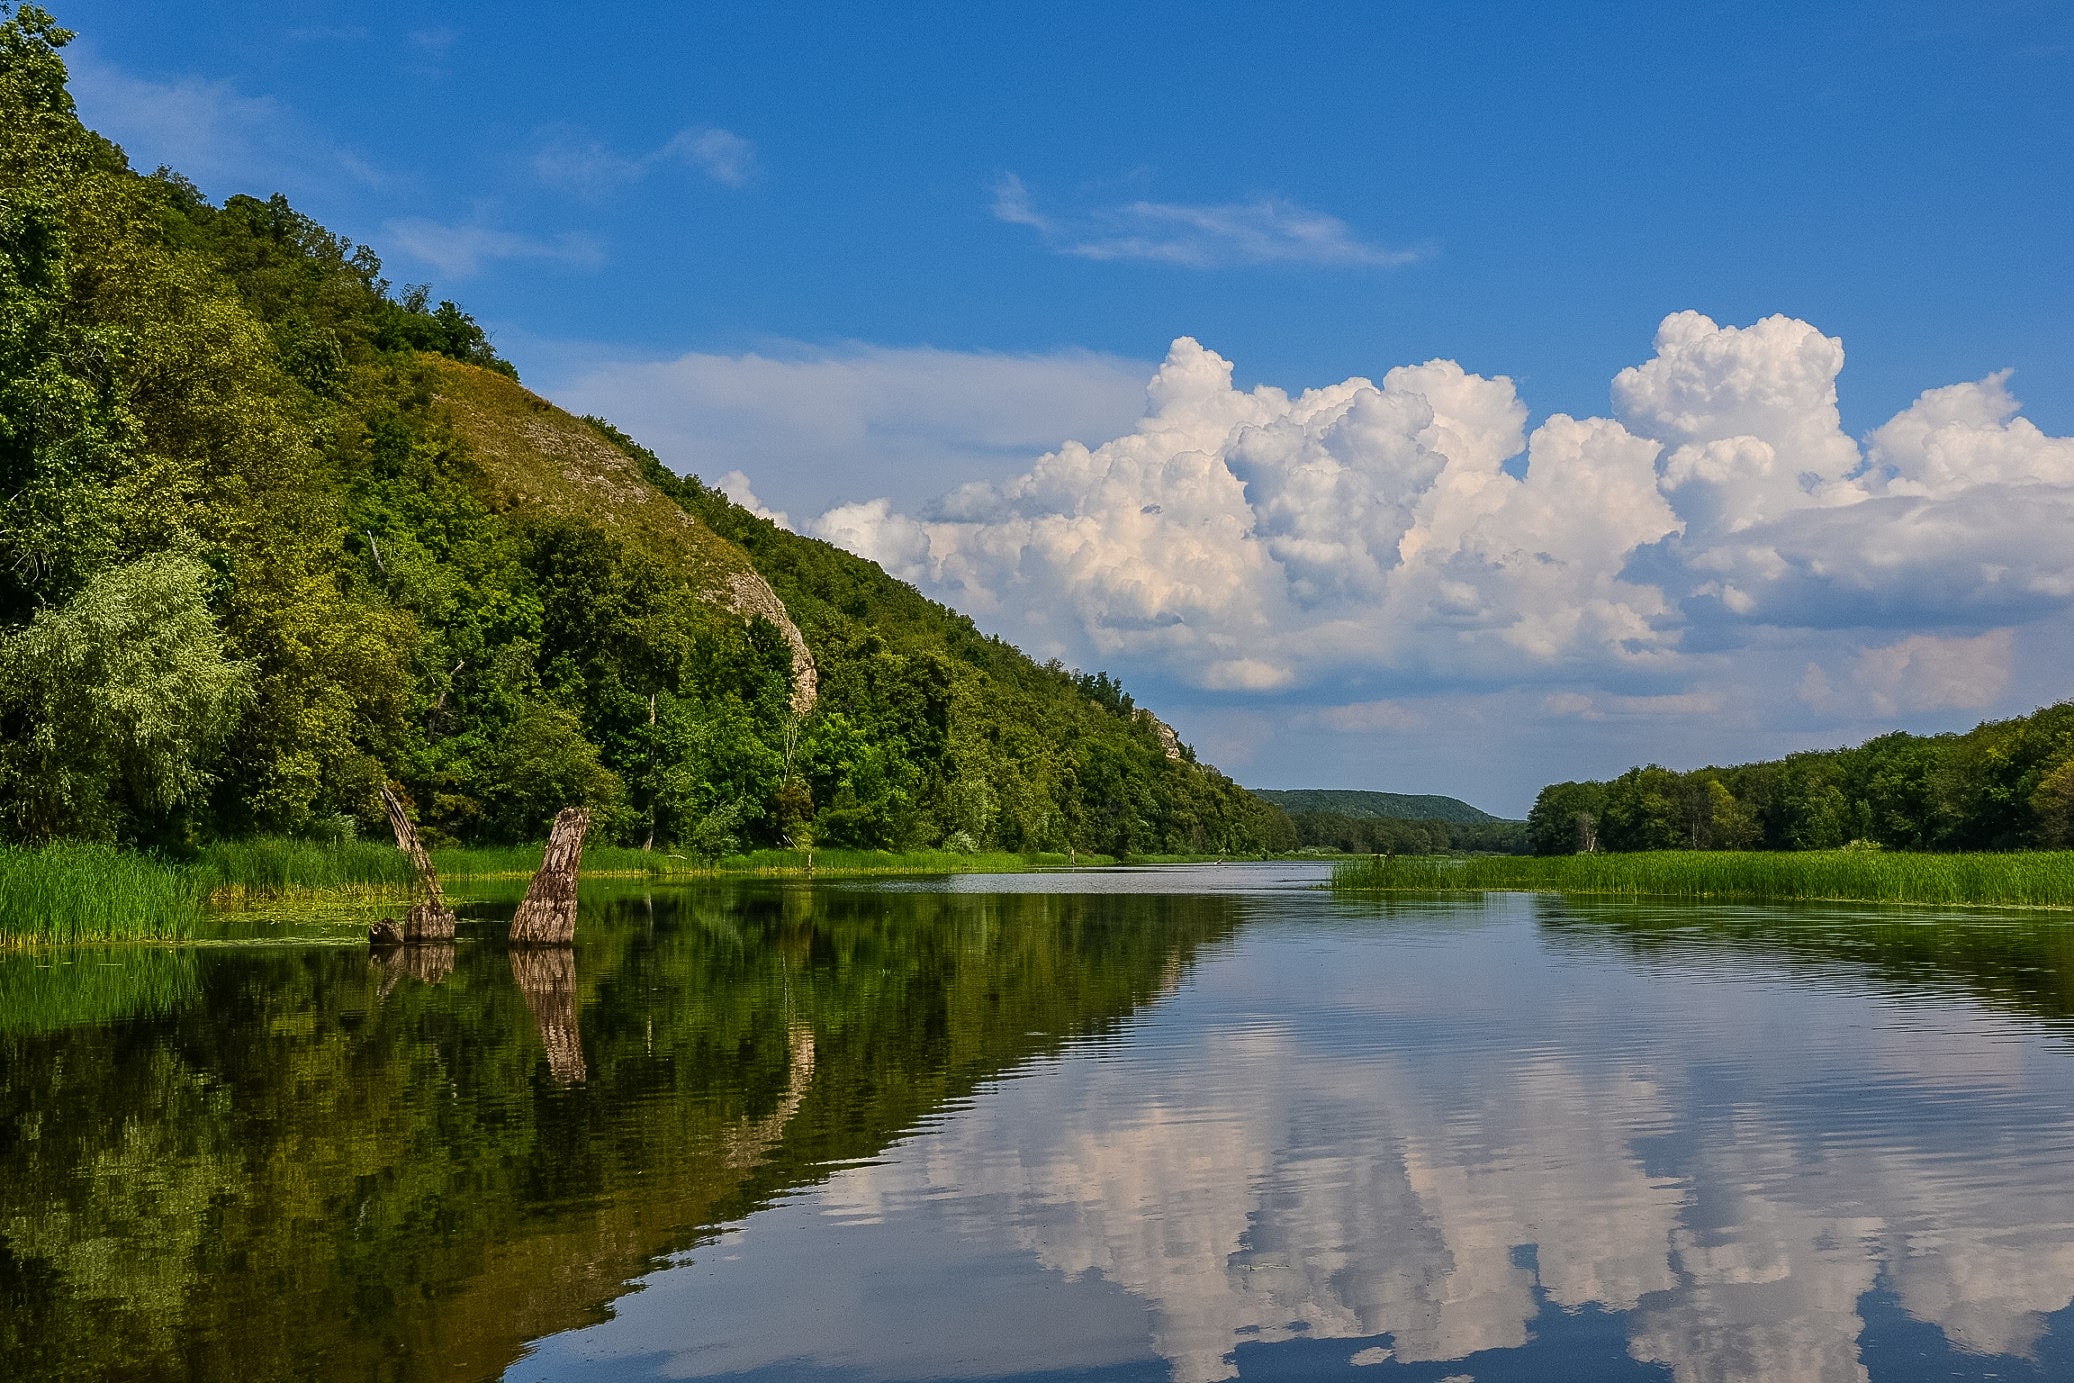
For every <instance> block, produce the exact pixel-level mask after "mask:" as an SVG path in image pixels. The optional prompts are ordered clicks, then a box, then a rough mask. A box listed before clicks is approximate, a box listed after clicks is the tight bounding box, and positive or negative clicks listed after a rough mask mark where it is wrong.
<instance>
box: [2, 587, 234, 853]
mask: <svg viewBox="0 0 2074 1383" xmlns="http://www.w3.org/2000/svg"><path fill="white" fill-rule="evenodd" d="M208 580H209V571H208V568H206V567H204V566H203V565H202V564H201V563H200V562H198V561H195V560H194V559H193V558H189V557H177V556H170V555H166V556H156V557H145V558H141V559H139V560H137V561H135V562H131V563H129V564H127V565H125V566H120V567H115V568H112V569H110V570H108V571H105V572H102V573H100V574H99V575H97V576H95V577H94V578H93V579H92V580H90V581H88V582H87V584H86V588H85V589H84V590H82V591H81V592H80V593H79V594H78V595H76V596H74V597H73V598H72V600H71V601H69V602H68V603H67V604H66V605H65V606H64V607H62V608H61V609H57V610H46V611H43V612H42V613H40V614H38V615H37V617H36V619H35V620H34V621H33V622H32V623H31V624H30V625H29V626H28V628H26V629H24V630H22V631H21V632H19V633H16V634H13V635H10V636H8V637H7V638H6V639H5V640H4V641H0V707H4V716H5V723H6V726H7V730H8V733H7V736H6V740H5V748H4V750H0V784H4V788H5V791H6V793H7V797H8V799H9V801H10V804H11V810H12V812H13V814H14V817H15V823H16V828H17V829H18V830H19V831H20V833H21V834H22V835H23V836H26V837H27V838H29V839H31V840H49V839H53V838H55V837H59V836H81V837H89V838H95V839H104V840H105V839H113V838H116V837H118V836H128V837H132V838H134V837H136V836H138V835H140V834H144V835H149V834H152V833H154V832H155V830H156V829H157V828H158V823H159V822H160V820H161V819H162V818H163V817H164V816H165V815H166V814H168V813H171V812H173V811H175V810H176V809H179V808H184V807H189V806H192V805H193V804H195V803H196V802H197V801H198V800H199V799H200V797H201V795H202V794H203V792H204V790H205V789H206V788H207V787H208V786H209V784H210V783H211V781H212V776H211V773H210V771H209V770H210V765H211V762H212V760H213V758H214V756H215V754H216V751H217V750H218V749H219V747H220V746H221V745H222V743H223V740H224V738H225V737H226V736H227V735H228V734H229V733H230V730H231V728H232V727H233V725H235V724H236V722H237V719H238V715H239V712H240V711H241V710H242V709H243V707H244V705H245V702H246V700H247V699H248V697H249V694H250V687H251V680H252V679H251V672H252V669H251V666H250V665H249V664H246V663H240V662H236V661H233V660H232V659H230V658H228V657H226V656H225V653H224V645H223V637H222V635H221V633H220V632H219V631H218V630H217V627H216V622H215V619H214V618H213V617H212V616H211V615H210V613H209V607H208V602H207V599H206V595H205V593H206V590H207V585H208Z"/></svg>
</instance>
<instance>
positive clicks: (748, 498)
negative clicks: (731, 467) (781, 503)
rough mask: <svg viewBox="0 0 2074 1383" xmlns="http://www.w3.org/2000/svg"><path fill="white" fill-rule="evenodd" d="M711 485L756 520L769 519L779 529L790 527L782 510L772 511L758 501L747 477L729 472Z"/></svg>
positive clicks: (790, 520) (790, 524)
mask: <svg viewBox="0 0 2074 1383" xmlns="http://www.w3.org/2000/svg"><path fill="white" fill-rule="evenodd" d="M713 483H714V485H715V487H716V488H718V489H719V491H720V493H722V494H724V495H726V496H727V497H728V498H729V499H731V500H733V501H734V502H735V503H736V504H739V505H741V506H742V507H743V508H744V509H747V510H748V511H749V512H750V513H752V514H754V515H756V517H757V518H759V519H769V520H770V521H771V522H772V523H774V524H776V525H777V526H778V527H780V528H790V527H792V519H791V517H790V516H789V515H787V514H786V513H785V511H784V510H782V509H773V508H771V507H770V506H768V505H766V504H765V503H764V502H763V501H762V500H760V499H758V498H757V497H756V491H755V490H754V489H752V488H751V487H750V484H749V477H748V476H746V475H743V474H742V473H741V472H740V471H729V472H728V473H727V474H726V475H723V476H721V477H720V479H718V480H716V481H714V482H713Z"/></svg>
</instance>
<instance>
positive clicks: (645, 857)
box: [432, 845, 1115, 879]
mask: <svg viewBox="0 0 2074 1383" xmlns="http://www.w3.org/2000/svg"><path fill="white" fill-rule="evenodd" d="M541 851H542V847H541V846H538V845H507V846H485V847H474V848H458V847H456V848H449V849H443V850H435V851H433V852H432V865H433V868H435V869H437V870H438V871H439V876H440V877H441V878H442V879H499V878H519V877H524V876H527V875H530V874H532V873H533V871H534V870H536V869H538V868H539V867H540V856H541ZM1079 862H1080V863H1081V864H1113V863H1115V861H1113V860H1111V859H1110V858H1109V857H1108V856H1107V855H1082V856H1080V857H1079ZM1067 863H1068V860H1067V857H1066V856H1065V855H1063V854H1057V855H1053V854H1031V855H1019V854H1012V853H1010V852H1008V851H1005V850H991V851H980V852H978V853H975V854H969V855H967V854H960V853H958V852H956V851H951V850H898V851H896V850H813V851H806V850H754V851H750V852H749V853H747V854H740V855H726V856H723V857H721V858H719V859H714V860H701V859H697V858H694V857H692V856H690V855H682V854H677V853H675V852H673V851H670V850H662V849H658V850H637V849H633V848H631V847H628V846H620V845H589V846H585V847H584V851H583V873H584V875H585V877H587V878H607V877H618V878H650V879H662V878H672V877H676V876H680V875H684V876H696V877H701V878H704V877H713V876H720V875H726V876H740V875H748V876H751V877H765V876H768V877H783V876H789V875H794V874H800V875H804V874H807V873H809V872H811V873H814V874H972V873H1015V872H1018V871H1021V870H1027V869H1049V868H1056V867H1062V866H1064V865H1065V864H1067Z"/></svg>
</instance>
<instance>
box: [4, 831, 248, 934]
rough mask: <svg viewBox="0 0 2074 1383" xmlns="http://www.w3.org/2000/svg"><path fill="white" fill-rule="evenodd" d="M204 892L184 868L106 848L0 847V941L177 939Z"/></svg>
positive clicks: (192, 917) (199, 906)
mask: <svg viewBox="0 0 2074 1383" xmlns="http://www.w3.org/2000/svg"><path fill="white" fill-rule="evenodd" d="M206 892H207V889H206V888H204V887H203V886H202V884H201V881H200V880H198V879H196V878H195V877H194V876H193V875H192V874H191V873H190V872H188V871H186V870H182V869H179V868H176V867H173V866H170V865H166V864H163V863H161V862H160V861H158V860H155V859H153V858H152V857H150V856H149V855H140V854H137V853H136V852H134V851H130V850H118V849H116V848H115V847H114V846H112V845H49V846H45V847H43V848H42V849H38V850H30V849H22V848H18V847H14V846H0V946H7V945H38V944H52V945H70V944H72V943H75V942H82V941H156V940H160V939H163V938H167V937H174V936H179V935H181V934H183V933H184V932H185V931H186V930H187V927H188V925H189V924H190V923H192V922H193V921H194V920H195V919H196V918H197V917H199V916H200V915H201V910H202V900H203V896H204V894H205V893H206Z"/></svg>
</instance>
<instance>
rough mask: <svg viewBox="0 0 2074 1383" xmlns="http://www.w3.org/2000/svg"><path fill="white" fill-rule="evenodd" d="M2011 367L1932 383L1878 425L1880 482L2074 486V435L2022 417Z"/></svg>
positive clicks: (1893, 490) (1936, 489)
mask: <svg viewBox="0 0 2074 1383" xmlns="http://www.w3.org/2000/svg"><path fill="white" fill-rule="evenodd" d="M2017 406H2018V405H2017V401H2016V399H2015V398H2014V397H2012V396H2011V394H2010V392H2009V371H2007V370H2003V371H2000V372H1998V373H1996V374H1992V375H1989V376H1988V377H1987V378H1986V379H1984V380H1981V381H1980V382H1979V383H1977V384H1953V385H1949V386H1947V387H1945V388H1943V389H1928V390H1925V391H1924V392H1923V395H1922V397H1920V398H1918V399H1917V400H1916V401H1915V402H1914V403H1913V404H1912V405H1910V406H1909V407H1908V409H1907V410H1905V411H1904V412H1901V413H1898V414H1896V415H1895V416H1894V418H1893V419H1892V420H1891V421H1889V422H1887V423H1885V424H1883V425H1882V426H1880V427H1879V428H1877V429H1875V430H1874V431H1873V434H1872V437H1871V443H1872V446H1871V453H1872V458H1871V459H1872V465H1873V467H1874V474H1873V476H1872V477H1870V481H1871V483H1872V484H1873V485H1875V486H1877V487H1878V488H1879V489H1880V490H1882V491H1883V492H1885V493H1887V494H1899V495H1929V496H1933V497H1939V498H1944V497H1949V496H1952V495H1957V494H1961V493H1963V492H1964V491H1966V490H1968V489H1971V488H1973V487H1975V486H1979V485H1990V484H2006V485H2021V484H2025V483H2027V482H2036V481H2042V482H2045V483H2048V484H2053V485H2074V437H2048V436H2046V435H2045V434H2044V433H2042V432H2040V431H2039V430H2038V428H2037V425H2036V424H2034V423H2032V422H2031V421H2030V420H2029V419H2028V418H2019V417H2017V416H2016V410H2017Z"/></svg>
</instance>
